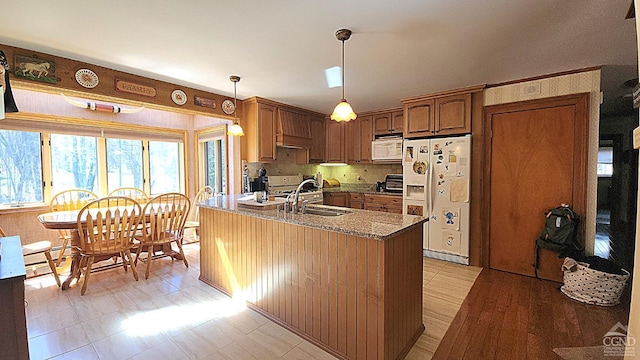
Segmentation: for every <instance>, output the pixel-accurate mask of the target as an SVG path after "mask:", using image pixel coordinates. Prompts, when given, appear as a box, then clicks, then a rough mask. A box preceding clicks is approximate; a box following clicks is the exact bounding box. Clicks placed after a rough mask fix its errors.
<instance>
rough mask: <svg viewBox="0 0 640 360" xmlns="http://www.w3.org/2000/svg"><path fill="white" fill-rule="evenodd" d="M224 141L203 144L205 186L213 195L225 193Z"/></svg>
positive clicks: (225, 159)
mask: <svg viewBox="0 0 640 360" xmlns="http://www.w3.org/2000/svg"><path fill="white" fill-rule="evenodd" d="M226 153H227V151H226V148H225V141H224V139H217V140H210V141H206V142H204V156H205V158H204V163H205V167H204V170H205V179H206V183H205V185H209V186H211V188H213V191H214V192H215V193H219V194H226V193H227V157H226Z"/></svg>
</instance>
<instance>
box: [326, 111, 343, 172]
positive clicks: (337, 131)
mask: <svg viewBox="0 0 640 360" xmlns="http://www.w3.org/2000/svg"><path fill="white" fill-rule="evenodd" d="M326 125H327V127H326V142H325V161H326V162H339V163H343V162H345V160H344V158H345V156H344V146H343V144H342V143H343V140H344V128H345V126H346V124H345V123H342V122H336V121H333V120H327V123H326Z"/></svg>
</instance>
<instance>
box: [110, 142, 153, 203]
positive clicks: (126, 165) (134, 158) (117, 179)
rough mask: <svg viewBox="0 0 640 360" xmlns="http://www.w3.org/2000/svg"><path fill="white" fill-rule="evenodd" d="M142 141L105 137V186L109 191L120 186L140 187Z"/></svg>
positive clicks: (141, 183) (141, 179)
mask: <svg viewBox="0 0 640 360" xmlns="http://www.w3.org/2000/svg"><path fill="white" fill-rule="evenodd" d="M143 177H144V175H143V171H142V141H140V140H123V139H107V186H108V189H109V191H108V192H109V193H110V192H111V191H113V190H115V189H117V188H120V187H134V188H138V189H142V188H143V187H144V184H143Z"/></svg>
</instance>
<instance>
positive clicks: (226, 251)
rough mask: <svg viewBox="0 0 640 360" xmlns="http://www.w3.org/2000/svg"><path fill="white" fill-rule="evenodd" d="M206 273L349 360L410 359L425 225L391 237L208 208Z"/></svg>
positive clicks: (203, 227)
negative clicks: (365, 234) (359, 233)
mask: <svg viewBox="0 0 640 360" xmlns="http://www.w3.org/2000/svg"><path fill="white" fill-rule="evenodd" d="M200 216H201V220H200V232H201V238H200V242H201V245H200V246H201V249H200V259H201V260H200V272H201V275H200V279H201V280H202V281H204V282H206V283H208V284H210V285H212V286H214V287H215V288H217V289H219V290H221V291H223V292H225V293H226V294H228V295H229V296H232V297H241V298H243V299H244V300H246V301H247V302H248V303H249V304H250V306H251V307H252V308H254V309H256V310H257V311H259V312H260V313H262V314H264V315H265V316H267V317H269V318H270V319H272V320H274V321H275V322H277V323H279V324H280V325H282V326H284V327H286V328H288V329H290V330H292V331H294V332H296V333H297V334H299V335H301V336H302V337H304V338H305V339H307V340H309V341H312V342H313V343H315V344H317V345H318V346H320V347H322V348H323V349H325V350H327V351H328V352H330V353H332V354H333V355H335V356H338V357H340V358H345V359H401V358H403V357H404V356H405V355H406V353H407V352H408V350H409V349H410V348H411V346H412V345H413V344H414V342H415V341H416V340H417V338H418V337H419V336H420V334H421V333H422V332H423V330H424V325H423V324H422V257H421V256H414V255H415V254H416V253H420V251H421V250H422V249H421V246H422V244H421V242H419V241H415V239H416V237H417V238H422V233H421V232H422V226H421V225H418V226H413V227H410V228H408V229H407V230H406V231H402V232H400V233H398V234H397V235H395V236H392V237H390V238H388V239H386V240H379V239H374V238H369V237H362V236H355V235H350V234H347V233H340V232H334V231H329V230H325V229H321V228H315V227H308V226H303V225H299V224H294V223H287V222H283V221H275V220H272V219H266V218H261V217H256V216H249V215H245V214H241V213H233V212H227V211H220V210H216V209H212V208H206V207H203V208H201V209H200Z"/></svg>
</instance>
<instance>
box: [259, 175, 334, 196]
mask: <svg viewBox="0 0 640 360" xmlns="http://www.w3.org/2000/svg"><path fill="white" fill-rule="evenodd" d="M302 181H303V178H302V176H299V175H270V176H269V181H268V182H267V187H268V193H269V195H274V196H277V197H287V196H288V195H289V194H291V193H293V192H295V191H296V189H297V188H298V185H300V183H301V182H302ZM304 200H309V202H312V203H322V201H323V196H322V190H320V189H318V188H315V187H311V188H307V187H306V186H305V187H304V188H303V189H301V190H300V194H299V195H298V201H304Z"/></svg>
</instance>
